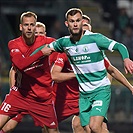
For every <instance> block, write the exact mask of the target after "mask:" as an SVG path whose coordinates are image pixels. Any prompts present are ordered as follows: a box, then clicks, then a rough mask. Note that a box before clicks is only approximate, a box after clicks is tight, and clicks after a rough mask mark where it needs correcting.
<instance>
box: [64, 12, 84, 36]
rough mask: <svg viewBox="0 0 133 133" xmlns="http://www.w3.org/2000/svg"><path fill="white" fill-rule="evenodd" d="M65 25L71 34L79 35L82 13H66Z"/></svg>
mask: <svg viewBox="0 0 133 133" xmlns="http://www.w3.org/2000/svg"><path fill="white" fill-rule="evenodd" d="M66 26H67V27H68V28H69V31H70V33H71V34H72V35H79V34H80V33H81V32H82V15H81V14H80V13H77V14H75V15H74V16H71V15H68V19H67V21H66Z"/></svg>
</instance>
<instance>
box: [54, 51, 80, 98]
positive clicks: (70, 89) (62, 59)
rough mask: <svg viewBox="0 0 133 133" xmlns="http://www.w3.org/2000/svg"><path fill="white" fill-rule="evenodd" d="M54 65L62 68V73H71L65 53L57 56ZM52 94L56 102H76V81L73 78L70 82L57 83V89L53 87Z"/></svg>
mask: <svg viewBox="0 0 133 133" xmlns="http://www.w3.org/2000/svg"><path fill="white" fill-rule="evenodd" d="M55 65H58V66H60V67H62V68H63V69H62V72H70V71H73V70H72V68H71V66H70V63H69V61H68V58H67V56H66V54H65V53H59V54H58V56H57V59H56V61H55ZM53 94H54V96H55V97H56V100H58V99H59V100H73V99H74V100H76V99H77V100H78V99H79V89H78V81H77V80H76V78H73V79H71V80H67V81H64V82H62V83H58V84H57V87H55V88H54V90H53Z"/></svg>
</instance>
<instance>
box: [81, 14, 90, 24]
mask: <svg viewBox="0 0 133 133" xmlns="http://www.w3.org/2000/svg"><path fill="white" fill-rule="evenodd" d="M82 17H83V19H86V20H88V22H89V24H91V19H90V17H88V16H87V15H82Z"/></svg>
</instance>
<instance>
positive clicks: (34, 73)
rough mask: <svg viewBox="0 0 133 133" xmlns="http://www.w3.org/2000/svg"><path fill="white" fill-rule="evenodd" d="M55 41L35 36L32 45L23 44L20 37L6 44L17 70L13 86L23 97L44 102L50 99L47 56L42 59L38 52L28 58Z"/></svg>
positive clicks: (50, 80)
mask: <svg viewBox="0 0 133 133" xmlns="http://www.w3.org/2000/svg"><path fill="white" fill-rule="evenodd" d="M54 40H55V39H53V38H50V37H45V36H36V37H35V41H34V43H33V44H32V45H30V46H28V45H26V44H25V42H24V39H23V38H22V37H19V38H16V39H14V40H11V41H10V42H9V43H8V48H9V51H10V57H11V61H12V63H13V65H14V66H15V68H16V69H17V71H16V75H15V80H16V83H15V86H16V87H18V90H19V91H20V93H21V94H22V95H23V96H25V97H30V98H37V99H38V100H39V99H41V100H45V99H48V98H49V97H51V91H52V87H51V83H52V79H51V75H50V67H49V62H48V56H45V57H43V53H42V52H41V50H39V51H38V52H37V53H36V54H34V55H32V56H30V55H31V54H32V53H33V52H34V51H35V50H36V49H37V48H39V47H40V46H42V45H44V44H49V43H51V42H52V41H54Z"/></svg>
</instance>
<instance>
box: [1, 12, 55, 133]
mask: <svg viewBox="0 0 133 133" xmlns="http://www.w3.org/2000/svg"><path fill="white" fill-rule="evenodd" d="M36 20H37V16H36V14H34V13H33V12H24V13H23V14H22V15H21V17H20V30H21V31H22V36H20V37H19V38H16V39H14V40H11V41H10V42H9V43H8V47H9V51H10V57H11V61H12V63H13V66H14V68H15V71H16V74H15V81H16V82H15V86H13V87H12V88H11V91H10V93H9V94H8V95H7V96H6V98H5V100H4V101H3V103H2V105H1V107H0V129H1V128H2V127H3V126H4V124H5V123H6V122H7V121H8V120H9V119H10V118H12V117H14V116H16V115H17V114H19V113H22V114H30V115H31V116H32V118H33V119H34V122H35V125H36V126H41V127H45V126H46V128H47V131H48V132H49V133H57V119H56V114H55V110H54V106H53V102H52V79H51V75H50V67H49V62H48V55H49V54H51V52H52V50H51V49H49V48H48V47H47V45H46V46H45V47H44V48H42V49H41V50H39V51H38V52H37V53H36V54H34V55H33V56H30V55H31V53H33V52H34V51H35V50H36V49H37V48H39V47H40V46H42V45H44V44H49V43H50V42H52V41H53V40H54V39H53V38H50V37H45V36H35V28H36V26H35V25H36Z"/></svg>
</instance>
